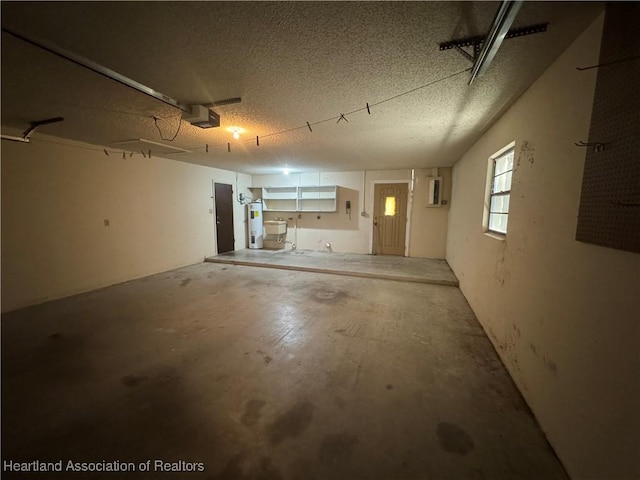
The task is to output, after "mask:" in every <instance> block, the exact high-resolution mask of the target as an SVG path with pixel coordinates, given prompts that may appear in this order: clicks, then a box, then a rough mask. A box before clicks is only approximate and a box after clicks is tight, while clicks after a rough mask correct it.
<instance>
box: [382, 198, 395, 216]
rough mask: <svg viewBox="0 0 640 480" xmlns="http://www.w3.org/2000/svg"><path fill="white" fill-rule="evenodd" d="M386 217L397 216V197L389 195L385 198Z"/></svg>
mask: <svg viewBox="0 0 640 480" xmlns="http://www.w3.org/2000/svg"><path fill="white" fill-rule="evenodd" d="M384 215H385V217H395V215H396V197H387V198H385V200H384Z"/></svg>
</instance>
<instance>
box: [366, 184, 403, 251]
mask: <svg viewBox="0 0 640 480" xmlns="http://www.w3.org/2000/svg"><path fill="white" fill-rule="evenodd" d="M408 193H409V188H408V186H407V184H406V183H385V184H381V183H379V184H376V186H375V189H374V195H375V200H374V204H373V210H374V219H373V238H374V246H375V247H374V252H373V253H375V254H377V255H404V243H405V238H406V227H407V199H408Z"/></svg>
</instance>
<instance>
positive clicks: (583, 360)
mask: <svg viewBox="0 0 640 480" xmlns="http://www.w3.org/2000/svg"><path fill="white" fill-rule="evenodd" d="M602 24H603V18H602V17H600V18H599V19H598V20H597V21H596V22H595V23H594V24H593V25H591V26H590V27H589V28H588V29H587V30H586V31H585V32H584V33H583V34H582V35H581V36H580V37H579V38H578V39H577V40H576V41H575V42H574V44H572V45H571V46H570V47H569V48H568V49H567V50H566V51H565V52H564V53H563V54H562V56H561V57H559V58H558V59H557V61H556V62H555V63H554V64H553V65H552V66H551V67H550V68H549V69H548V70H547V71H546V72H545V73H544V74H543V75H542V76H541V77H540V79H539V80H538V81H537V82H536V83H535V84H534V85H533V86H532V87H531V88H530V89H529V90H528V91H527V92H526V93H525V94H524V95H523V96H522V97H521V98H520V99H519V100H518V102H517V103H516V104H514V106H513V107H512V108H511V109H510V110H509V111H507V113H506V114H505V115H504V116H503V117H502V118H501V119H500V120H499V121H498V122H497V123H496V124H495V125H494V126H493V127H492V128H491V129H490V130H489V131H488V132H487V133H486V134H485V135H484V136H483V137H482V138H481V139H480V140H479V141H478V142H477V143H476V144H475V145H474V146H473V147H472V148H471V149H470V150H469V151H468V152H467V153H466V154H465V155H464V157H463V158H462V159H461V160H460V161H459V162H458V163H457V164H456V165H455V167H454V169H453V197H452V199H451V210H450V214H449V230H448V241H447V260H448V262H449V264H450V265H451V267H452V268H453V270H454V272H455V273H456V275H457V277H458V279H459V280H460V288H461V289H462V291H463V293H464V295H465V296H466V298H467V300H468V301H469V304H470V305H471V307H472V308H473V310H474V312H475V313H476V315H477V317H478V319H479V320H480V322H481V323H482V325H483V327H484V329H485V330H486V331H487V333H488V335H489V337H490V339H491V341H492V342H493V343H494V345H495V347H496V349H497V351H498V353H499V354H500V356H501V358H502V360H503V361H504V363H505V365H506V366H507V368H508V369H509V371H510V373H511V375H512V377H513V378H514V380H515V382H516V383H517V385H518V387H519V388H520V390H521V392H522V393H523V395H524V397H525V398H526V400H527V402H528V403H529V405H530V407H531V409H532V410H533V412H534V414H535V416H536V417H537V419H538V421H539V422H540V424H541V426H542V428H543V430H544V431H545V433H546V435H547V437H548V438H549V440H550V442H551V444H552V445H553V447H554V448H555V450H556V452H557V454H558V456H559V457H560V459H561V460H562V462H563V463H564V465H565V467H566V468H567V470H568V472H569V474H570V475H571V476H572V477H573V478H576V479H578V478H579V479H587V478H591V479H604V478H607V479H614V478H619V479H622V478H625V479H631V478H639V477H640V466H639V461H640V460H639V459H640V455H639V454H640V437H639V435H640V434H639V432H640V418H639V411H638V405H639V404H640V361H639V357H638V351H639V350H638V349H639V346H640V345H639V343H640V321H639V314H640V302H639V298H640V295H639V291H638V285H639V284H640V282H639V280H640V256H638V255H635V254H632V253H627V252H622V251H618V250H612V249H608V248H603V247H599V246H594V245H590V244H584V243H580V242H577V241H575V240H574V238H575V232H576V223H577V213H578V205H579V200H580V189H581V181H582V172H583V167H584V160H585V150H584V149H581V148H577V147H575V146H574V145H573V143H574V142H577V141H578V140H584V141H586V140H587V139H588V133H589V123H590V116H591V106H592V102H593V96H594V90H595V81H596V70H595V69H594V70H588V71H584V72H579V71H577V70H576V66H580V65H593V64H597V63H598V57H599V46H600V37H601V32H602ZM514 140H515V142H516V147H515V151H516V163H517V165H516V168H515V171H514V174H513V185H512V193H511V208H510V213H509V228H508V234H507V236H506V239H505V240H504V241H500V240H497V239H495V238H492V237H490V236H488V235H485V234H483V232H482V226H481V224H482V214H483V202H484V195H485V179H486V175H487V159H488V157H489V156H490V155H492V154H493V153H494V152H496V151H497V150H499V149H500V148H501V147H503V146H505V145H506V144H508V143H509V142H511V141H514Z"/></svg>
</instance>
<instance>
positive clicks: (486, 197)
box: [482, 140, 516, 240]
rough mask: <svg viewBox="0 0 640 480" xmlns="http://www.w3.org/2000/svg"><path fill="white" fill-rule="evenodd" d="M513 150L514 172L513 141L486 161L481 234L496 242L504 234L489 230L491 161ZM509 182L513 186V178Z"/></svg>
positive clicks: (502, 238)
mask: <svg viewBox="0 0 640 480" xmlns="http://www.w3.org/2000/svg"><path fill="white" fill-rule="evenodd" d="M511 149H513V157H514V158H513V162H514V165H513V170H512V171H514V172H515V170H516V168H515V167H516V165H515V154H516V141H515V140H513V141H512V142H510V143H509V144H507V145H506V146H504V147H502V148H501V149H500V150H498V151H497V152H495V153H494V154H493V155H490V156H489V158H488V159H487V177H486V181H485V186H484V204H483V209H482V233H484V234H485V235H488V236H490V237H492V238H495V239H498V240H504V236H505V235H506V234H500V233H498V232H492V231H491V230H489V210H490V202H491V185H492V182H493V161H494V160H495V159H496V158H498V157H501V156H502V155H504V154H505V153H506V152H508V151H509V150H511ZM511 182H512V184H513V177H512V178H511Z"/></svg>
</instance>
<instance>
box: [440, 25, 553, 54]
mask: <svg viewBox="0 0 640 480" xmlns="http://www.w3.org/2000/svg"><path fill="white" fill-rule="evenodd" d="M548 25H549V22H545V23H536V24H535V25H529V26H526V27H518V28H512V29H510V30H509V31H508V32H507V34H506V35H505V37H504V38H505V39H507V38H516V37H524V36H525V35H532V34H534V33H543V32H546V31H547V26H548ZM486 38H487V37H485V36H482V35H476V36H474V37H465V38H459V39H456V40H450V41H448V42H442V43H440V51H443V50H451V49H455V50H457V51H458V52H459V53H460V54H462V56H464V58H466V59H467V60H469V61H470V62H471V63H475V62H476V60H477V59H478V57H479V56H480V51H481V50H482V47H483V45H484V42H485V40H486ZM463 47H473V53H469V52H467V51H466V50H464V49H463Z"/></svg>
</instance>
